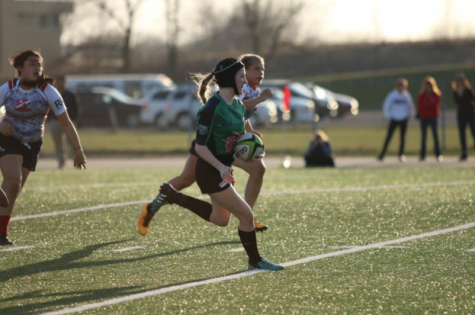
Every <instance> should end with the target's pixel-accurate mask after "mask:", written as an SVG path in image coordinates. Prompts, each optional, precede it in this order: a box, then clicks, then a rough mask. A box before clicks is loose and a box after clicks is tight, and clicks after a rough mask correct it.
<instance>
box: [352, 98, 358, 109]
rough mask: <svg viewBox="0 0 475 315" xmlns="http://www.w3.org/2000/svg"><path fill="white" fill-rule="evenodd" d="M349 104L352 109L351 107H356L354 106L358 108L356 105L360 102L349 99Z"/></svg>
mask: <svg viewBox="0 0 475 315" xmlns="http://www.w3.org/2000/svg"><path fill="white" fill-rule="evenodd" d="M350 104H351V108H352V109H353V108H354V109H356V108H358V107H359V106H360V104H358V101H357V100H351V102H350Z"/></svg>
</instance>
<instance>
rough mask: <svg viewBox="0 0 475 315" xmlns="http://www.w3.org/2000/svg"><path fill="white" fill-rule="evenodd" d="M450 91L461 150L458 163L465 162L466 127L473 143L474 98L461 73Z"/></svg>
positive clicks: (474, 133)
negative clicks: (451, 91)
mask: <svg viewBox="0 0 475 315" xmlns="http://www.w3.org/2000/svg"><path fill="white" fill-rule="evenodd" d="M452 89H453V90H454V101H455V104H456V105H457V124H458V127H459V136H460V145H461V148H462V154H461V155H460V161H465V160H467V157H468V155H467V137H466V135H465V129H466V127H467V125H468V126H469V127H470V131H471V133H472V137H473V140H474V142H475V96H474V94H473V90H472V85H471V84H470V82H469V81H468V80H467V78H466V77H465V75H464V74H463V73H460V74H458V75H456V76H455V79H454V80H453V81H452Z"/></svg>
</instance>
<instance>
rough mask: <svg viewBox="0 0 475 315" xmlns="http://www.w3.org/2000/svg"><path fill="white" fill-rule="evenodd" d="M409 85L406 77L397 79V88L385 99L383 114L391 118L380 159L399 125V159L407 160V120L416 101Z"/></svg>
mask: <svg viewBox="0 0 475 315" xmlns="http://www.w3.org/2000/svg"><path fill="white" fill-rule="evenodd" d="M407 86H408V82H407V80H406V79H403V78H401V79H397V80H396V87H395V89H394V90H392V91H391V92H389V94H388V95H387V96H386V99H385V100H384V105H383V114H384V117H386V118H388V119H389V126H388V134H387V135H386V140H385V141H384V145H383V149H382V150H381V153H380V154H379V155H378V160H380V161H382V160H383V159H384V155H385V154H386V150H387V148H388V145H389V142H390V141H391V137H392V136H393V133H394V131H395V130H396V128H397V127H399V130H400V144H399V153H398V156H399V161H401V162H404V161H405V160H406V156H405V155H404V140H405V137H406V130H407V121H408V120H409V117H411V116H412V113H413V112H414V103H413V101H412V97H411V95H410V94H409V92H408V91H407Z"/></svg>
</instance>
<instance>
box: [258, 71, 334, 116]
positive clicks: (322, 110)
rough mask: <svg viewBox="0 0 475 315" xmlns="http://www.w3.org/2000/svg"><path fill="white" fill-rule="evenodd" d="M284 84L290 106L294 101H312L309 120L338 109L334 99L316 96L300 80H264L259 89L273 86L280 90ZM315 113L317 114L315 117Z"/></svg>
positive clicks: (327, 114)
mask: <svg viewBox="0 0 475 315" xmlns="http://www.w3.org/2000/svg"><path fill="white" fill-rule="evenodd" d="M284 86H287V87H288V88H289V90H290V93H291V99H290V103H291V108H292V103H294V102H298V103H302V101H303V100H305V101H306V102H307V103H308V102H312V103H313V105H312V106H311V107H312V109H313V114H312V117H311V119H310V121H313V120H314V119H320V118H324V117H327V116H329V115H330V112H332V111H334V112H336V111H337V109H338V103H336V102H335V101H334V100H331V99H328V98H326V97H324V98H317V97H316V95H315V93H314V91H313V90H312V89H311V88H309V87H308V86H306V85H304V84H302V83H300V82H292V81H289V80H265V81H264V82H263V83H262V84H261V89H265V88H273V89H276V90H282V89H283V88H284ZM296 100H297V101H296ZM315 114H317V115H318V116H317V117H315Z"/></svg>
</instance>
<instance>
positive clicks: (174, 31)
mask: <svg viewBox="0 0 475 315" xmlns="http://www.w3.org/2000/svg"><path fill="white" fill-rule="evenodd" d="M166 6H167V9H166V21H167V56H168V71H169V76H170V77H171V78H172V79H173V80H176V79H177V67H178V35H179V33H180V26H179V21H178V13H179V9H180V0H166Z"/></svg>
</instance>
